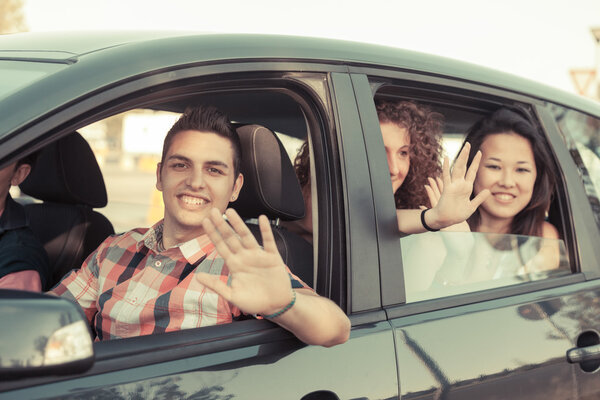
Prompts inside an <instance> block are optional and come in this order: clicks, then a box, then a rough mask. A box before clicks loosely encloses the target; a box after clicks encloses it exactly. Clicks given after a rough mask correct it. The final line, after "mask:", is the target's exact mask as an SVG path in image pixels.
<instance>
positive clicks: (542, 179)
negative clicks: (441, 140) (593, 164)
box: [431, 108, 560, 283]
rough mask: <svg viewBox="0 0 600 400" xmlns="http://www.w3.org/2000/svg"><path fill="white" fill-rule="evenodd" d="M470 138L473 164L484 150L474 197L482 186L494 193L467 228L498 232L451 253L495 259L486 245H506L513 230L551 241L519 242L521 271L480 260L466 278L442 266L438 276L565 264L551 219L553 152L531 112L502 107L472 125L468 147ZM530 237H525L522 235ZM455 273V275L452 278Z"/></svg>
mask: <svg viewBox="0 0 600 400" xmlns="http://www.w3.org/2000/svg"><path fill="white" fill-rule="evenodd" d="M467 143H470V144H471V148H472V151H471V154H470V155H469V159H468V163H472V162H473V160H474V158H475V155H474V152H475V151H477V150H479V151H481V153H482V159H481V166H480V168H479V171H478V172H477V176H476V178H475V181H474V187H473V196H476V195H478V194H479V193H481V192H482V191H489V192H490V193H491V195H490V196H489V197H488V198H487V199H486V200H485V201H484V202H483V203H482V204H481V206H480V207H479V208H478V209H477V210H476V211H475V212H474V213H473V215H471V217H470V218H469V219H468V220H467V222H468V226H466V228H465V229H464V230H466V231H469V230H470V231H473V232H481V233H492V234H497V235H495V236H494V235H485V236H481V235H479V236H475V237H474V238H475V239H480V238H485V239H486V240H478V241H477V242H476V243H475V244H473V245H471V246H469V245H468V243H467V241H465V240H462V241H461V243H460V245H450V246H447V250H448V252H449V254H450V256H449V258H450V259H452V260H459V259H464V260H465V263H464V264H465V265H466V264H469V263H473V260H475V259H477V258H478V257H477V254H479V255H481V256H480V257H479V258H480V259H481V258H488V260H487V263H488V264H489V263H490V260H489V255H487V254H484V253H485V250H486V248H490V250H493V249H494V248H497V247H499V246H501V245H504V246H505V243H506V242H507V240H508V239H510V237H508V236H507V234H510V235H522V236H537V237H541V238H544V239H551V240H539V239H538V240H526V241H524V242H523V243H519V244H518V247H519V251H520V254H521V258H522V259H523V260H522V263H521V264H523V265H522V266H521V267H520V268H519V269H518V270H514V271H513V270H506V268H504V270H503V269H502V268H501V267H502V266H501V265H499V266H498V267H497V268H491V267H488V268H487V269H483V268H478V266H479V265H480V264H485V263H482V262H480V263H475V264H476V265H475V266H474V267H473V268H471V269H470V272H469V273H468V274H465V273H461V274H460V279H457V277H456V276H457V273H456V271H453V272H452V273H450V272H449V269H448V268H441V269H440V272H438V274H437V277H436V280H437V281H451V280H456V281H460V282H461V283H464V282H467V281H470V282H475V281H482V280H488V279H496V278H500V277H505V276H516V275H525V274H529V273H537V272H540V271H545V270H551V269H555V268H557V267H559V263H560V250H559V247H558V246H559V245H558V240H557V239H559V238H560V237H559V233H558V230H557V229H556V228H555V227H554V225H552V224H551V223H550V222H548V221H546V220H545V219H546V214H547V212H548V209H549V208H550V202H551V201H552V196H553V194H554V191H555V187H556V177H555V175H554V172H553V171H554V166H553V163H552V157H551V155H550V153H549V150H548V147H547V145H546V144H545V141H544V138H543V137H542V135H541V134H540V133H539V132H538V131H537V129H536V128H535V126H534V125H533V123H532V122H531V121H529V119H528V118H527V117H525V115H522V114H521V113H520V112H516V111H513V110H510V109H507V108H501V109H499V110H497V111H495V112H494V113H492V114H491V115H489V116H488V117H485V118H482V119H481V120H479V121H478V122H476V123H475V124H474V125H473V127H471V129H470V130H469V132H468V133H467V136H466V138H465V142H464V144H463V146H465V147H468V146H466V144H467ZM432 187H433V188H434V192H436V193H437V192H438V191H439V190H440V188H442V187H443V184H440V183H439V181H438V182H433V183H432ZM437 196H438V195H433V196H432V197H431V202H433V203H435V201H436V198H437ZM525 239H526V238H523V237H522V238H520V239H519V240H520V241H523V240H525ZM495 242H498V243H501V244H498V243H495ZM515 246H516V245H515ZM504 253H507V252H506V251H505V252H504ZM482 254H483V255H482ZM523 254H526V255H527V256H526V257H525V256H523ZM455 264H458V263H456V262H455ZM504 264H508V263H507V262H505V263H504ZM511 265H515V266H519V265H520V264H519V263H512V264H511ZM450 275H451V276H452V277H453V279H449V278H448V276H450ZM467 275H468V276H467Z"/></svg>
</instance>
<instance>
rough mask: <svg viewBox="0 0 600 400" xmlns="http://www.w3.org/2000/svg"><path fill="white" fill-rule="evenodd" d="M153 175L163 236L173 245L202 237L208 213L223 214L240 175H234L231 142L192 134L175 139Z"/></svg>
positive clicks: (206, 134)
mask: <svg viewBox="0 0 600 400" xmlns="http://www.w3.org/2000/svg"><path fill="white" fill-rule="evenodd" d="M156 175H157V181H156V188H157V189H158V190H160V191H161V192H162V194H163V201H164V203H165V221H164V233H165V235H167V234H171V235H175V236H176V237H174V238H172V240H176V241H177V242H183V241H187V240H190V239H192V238H194V237H196V236H198V235H201V234H203V233H204V230H203V228H202V221H203V220H204V218H205V217H206V215H207V213H208V211H209V210H210V209H211V208H213V207H216V208H217V209H219V210H220V211H221V212H224V211H225V209H226V208H227V205H228V203H229V202H230V201H234V200H236V199H237V196H238V194H239V192H240V189H241V188H242V184H243V176H242V174H238V176H235V174H234V170H233V148H232V145H231V141H229V140H228V139H227V138H224V137H222V136H219V135H217V134H215V133H210V132H200V131H195V130H188V131H181V132H179V133H177V134H176V135H175V137H174V138H173V141H172V142H171V146H170V147H169V149H168V150H167V154H165V158H164V162H163V164H162V165H161V164H158V167H157V171H156Z"/></svg>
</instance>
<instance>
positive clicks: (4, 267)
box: [0, 232, 52, 291]
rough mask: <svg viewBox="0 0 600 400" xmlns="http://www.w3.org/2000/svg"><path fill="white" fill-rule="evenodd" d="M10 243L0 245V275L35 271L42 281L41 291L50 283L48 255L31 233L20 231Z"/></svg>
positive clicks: (46, 288) (47, 287)
mask: <svg viewBox="0 0 600 400" xmlns="http://www.w3.org/2000/svg"><path fill="white" fill-rule="evenodd" d="M14 239H15V240H11V241H10V244H8V245H3V246H0V276H6V275H8V274H10V273H13V272H20V271H28V270H33V271H37V272H38V274H39V275H40V280H41V282H42V291H45V290H48V289H49V285H50V283H51V276H52V274H51V272H50V262H49V260H48V255H47V254H46V251H45V250H44V248H43V247H42V245H41V243H40V242H39V241H38V240H37V238H36V237H35V236H33V233H31V234H30V235H28V232H25V233H23V232H20V233H19V235H18V237H16V238H14Z"/></svg>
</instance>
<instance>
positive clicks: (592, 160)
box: [551, 106, 600, 227]
mask: <svg viewBox="0 0 600 400" xmlns="http://www.w3.org/2000/svg"><path fill="white" fill-rule="evenodd" d="M551 110H552V113H553V114H554V118H555V119H556V122H557V123H558V127H559V128H560V131H561V133H562V135H563V139H564V141H565V144H566V145H567V147H568V149H569V153H570V154H571V157H573V160H574V161H575V164H577V167H578V168H579V172H580V175H581V178H582V179H583V183H584V187H585V191H586V194H587V196H588V200H589V202H590V205H591V206H592V209H593V210H594V215H595V217H596V223H597V224H598V226H599V227H600V200H599V199H598V193H600V119H598V118H595V117H592V116H591V115H587V114H583V113H580V112H577V111H573V110H569V109H567V108H564V107H561V106H552V107H551Z"/></svg>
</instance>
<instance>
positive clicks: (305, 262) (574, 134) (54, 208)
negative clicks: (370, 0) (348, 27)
mask: <svg viewBox="0 0 600 400" xmlns="http://www.w3.org/2000/svg"><path fill="white" fill-rule="evenodd" d="M377 99H390V100H413V101H417V102H420V103H423V104H426V105H428V106H429V107H431V108H432V109H433V110H435V111H437V112H439V113H441V114H443V116H444V118H445V125H444V147H445V149H446V152H447V153H448V154H449V155H452V154H454V153H453V151H456V149H457V146H458V145H460V143H461V142H462V140H463V137H464V134H465V132H466V130H467V129H468V127H469V126H471V125H472V124H473V123H474V122H475V121H476V120H478V119H480V118H481V117H482V116H484V115H486V114H488V113H490V112H491V111H494V110H496V109H498V108H500V107H502V106H511V107H520V108H521V109H523V110H525V112H527V113H528V114H529V115H530V116H531V118H532V119H533V121H534V122H535V124H537V127H538V128H539V129H540V130H541V131H542V132H543V134H544V137H545V140H546V142H547V143H545V145H547V146H549V148H550V150H551V154H552V157H553V158H554V162H555V164H556V166H557V170H556V171H555V172H556V175H557V177H558V186H557V191H556V193H555V194H554V199H553V201H552V204H551V207H550V209H549V210H548V216H547V218H548V221H549V222H551V223H552V224H553V225H554V226H555V227H557V229H558V231H559V234H560V237H561V240H560V241H558V246H559V248H560V261H559V266H558V268H556V269H554V270H552V271H551V272H547V273H538V274H528V275H519V276H508V277H506V276H505V277H503V278H502V279H491V280H488V281H484V282H478V283H477V284H465V285H455V286H451V287H447V288H433V287H430V286H429V285H426V284H425V285H421V283H422V282H420V281H419V280H420V279H421V277H423V276H424V274H426V272H427V271H428V268H431V266H432V265H434V264H435V261H434V260H432V258H431V257H432V255H434V256H435V255H439V254H443V252H444V251H445V250H444V249H443V248H442V247H441V245H440V244H441V243H448V242H449V241H444V240H438V239H439V238H443V237H444V236H443V235H449V237H450V239H456V236H454V237H452V235H453V233H452V232H449V233H427V234H424V235H412V236H407V237H403V238H401V235H400V234H399V233H398V228H397V220H396V210H395V205H394V199H393V193H392V186H391V184H390V176H389V171H388V166H387V161H386V155H385V150H384V147H383V141H382V137H381V132H380V128H379V121H378V118H377V114H376V109H375V103H374V100H377ZM194 104H212V105H215V106H217V107H219V108H220V109H222V110H223V111H225V112H226V113H227V114H228V115H229V116H230V118H231V119H232V121H234V122H236V123H237V124H240V125H243V124H257V125H260V126H263V127H267V128H269V130H271V131H273V132H275V133H276V137H277V138H278V139H279V142H280V143H281V144H282V148H283V149H284V150H285V151H282V153H281V154H275V153H278V151H275V153H274V152H264V153H259V154H261V157H263V158H264V159H269V158H272V157H279V156H281V160H282V168H283V169H287V170H291V168H292V161H293V160H294V158H295V155H296V152H297V151H298V148H299V147H300V145H302V143H304V142H305V141H308V143H309V151H310V160H311V167H312V168H311V176H310V185H311V193H312V202H311V204H312V205H311V206H310V209H309V211H311V212H312V223H313V226H314V227H315V228H314V229H313V232H312V237H309V240H310V239H312V252H311V251H310V250H311V248H310V247H309V248H308V249H309V250H308V252H307V251H306V250H302V251H297V252H295V253H294V252H293V251H291V252H290V254H286V261H287V263H288V265H289V266H290V268H291V269H292V270H293V271H294V272H296V273H297V274H298V275H300V276H301V277H302V278H303V279H304V280H305V281H306V282H310V283H311V284H312V285H313V287H314V288H315V289H316V291H317V292H318V293H319V294H321V295H323V296H326V297H328V298H330V299H332V300H333V301H334V302H336V303H337V304H338V305H339V306H340V307H341V308H342V309H343V310H344V311H345V312H346V313H347V314H348V315H349V317H350V319H351V321H352V332H351V337H350V339H349V340H348V342H347V343H345V344H343V345H339V346H336V347H332V348H322V347H317V346H307V345H304V344H303V343H301V342H300V341H299V340H297V339H296V338H295V337H293V336H292V335H291V334H290V333H288V332H287V331H286V330H284V329H282V328H280V327H278V326H277V325H275V324H273V323H271V322H269V321H266V320H255V319H249V320H244V321H238V322H234V323H232V324H228V325H221V326H212V327H205V328H197V329H189V330H183V331H179V332H169V333H165V334H156V335H148V336H141V337H136V338H128V339H120V340H113V341H105V342H95V343H92V341H91V339H90V338H91V336H90V331H89V327H88V324H87V320H86V319H85V317H84V316H83V315H82V314H81V312H80V310H79V309H78V307H77V306H76V305H74V304H71V303H70V302H68V301H66V300H63V299H58V298H52V297H49V296H46V295H41V294H35V293H28V292H20V291H11V290H0V321H1V322H0V399H142V398H144V399H154V398H157V399H175V398H176V399H215V400H216V399H306V400H308V399H396V398H402V399H463V398H464V399H528V400H531V399H544V400H545V399H551V398H552V399H597V398H599V397H600V379H599V376H598V374H599V373H600V372H599V371H598V369H599V367H600V334H599V332H600V279H599V278H600V235H599V229H600V202H599V199H598V193H600V106H599V105H598V104H597V103H593V102H591V101H587V100H584V99H582V98H579V97H576V96H573V95H569V94H566V93H563V92H560V91H557V90H553V89H550V88H548V87H544V86H541V85H538V84H535V83H533V82H529V81H526V80H522V79H520V78H516V77H513V76H509V75H505V74H503V73H500V72H496V71H491V70H487V69H484V68H479V67H475V66H472V65H468V64H463V63H458V62H455V61H451V60H447V59H442V58H438V57H434V56H428V55H423V54H418V53H413V52H407V51H401V50H398V49H392V48H386V47H380V46H374V45H366V44H357V43H349V42H340V41H331V40H319V39H308V38H293V37H277V36H259V35H196V34H189V33H183V32H179V33H157V32H142V33H135V32H127V33H96V34H93V33H85V34H73V33H69V34H58V33H57V34H54V33H53V34H48V33H45V34H18V35H7V36H0V160H1V163H0V167H3V166H5V165H7V164H9V163H11V162H13V161H15V160H17V159H19V158H20V157H22V156H24V155H27V154H29V153H32V152H34V151H38V150H39V151H40V159H39V160H38V165H36V168H35V169H34V171H33V172H32V176H31V177H30V178H32V179H29V178H28V180H27V181H25V183H24V184H23V185H22V187H21V190H20V193H19V191H15V193H13V195H14V196H13V197H16V198H18V200H19V201H20V202H22V203H24V204H25V206H26V208H27V209H28V210H29V211H28V212H29V215H30V219H31V223H32V229H33V230H34V231H35V232H36V234H37V235H38V236H39V237H40V240H41V241H42V242H43V244H44V247H45V249H46V251H47V252H48V254H49V258H50V262H51V266H52V269H53V276H52V280H53V283H56V282H57V281H58V280H59V279H60V277H61V276H63V275H64V274H65V273H66V272H68V271H69V270H70V269H72V268H78V267H79V266H80V265H81V262H82V261H83V260H84V259H85V257H86V256H87V255H88V254H89V252H91V251H92V250H94V248H95V247H96V246H97V245H98V244H99V243H100V242H101V241H102V240H103V239H104V238H105V237H106V236H107V235H109V234H112V233H114V232H123V231H126V230H129V229H131V228H134V227H138V226H149V225H151V224H152V223H154V222H155V221H157V220H158V219H160V218H161V217H162V209H161V208H160V207H161V201H160V197H158V195H157V192H155V190H154V180H155V168H156V162H157V160H158V159H157V158H159V157H160V150H161V147H160V146H161V145H162V139H163V137H164V134H165V133H166V131H167V130H168V127H169V126H170V124H172V122H173V121H174V119H175V118H176V117H177V115H179V113H181V112H182V111H183V110H184V109H185V107H186V106H189V105H194ZM258 162H261V161H260V160H259V161H258ZM283 164H285V165H283ZM74 166H77V167H75V168H74ZM282 176H283V175H282ZM286 176H288V178H289V174H288V175H286ZM292 179H295V178H292ZM279 184H280V186H281V188H282V190H287V189H286V188H287V187H288V186H287V185H292V186H293V185H296V186H294V187H297V186H298V183H297V182H286V181H285V180H282V181H281V182H279ZM232 206H233V207H236V204H235V203H233V204H232ZM246 211H247V212H246V215H247V217H248V218H249V219H248V222H249V223H251V222H252V221H251V218H250V217H252V213H253V212H255V213H259V212H262V210H258V209H252V207H250V209H249V210H246ZM277 222H278V221H276V220H275V221H274V225H275V228H274V229H275V230H281V232H286V229H285V228H284V227H282V226H278V225H277ZM461 234H463V235H464V233H461ZM425 235H430V236H425ZM432 235H433V236H432ZM454 235H456V234H454ZM479 235H481V234H477V233H472V234H468V236H469V238H467V239H465V240H473V241H475V243H476V241H477V240H479V239H480V237H479ZM504 236H505V237H504V238H501V240H504V241H505V242H506V243H508V244H509V247H510V246H513V248H512V251H517V252H518V251H519V247H520V246H521V244H522V243H524V242H527V241H535V240H536V238H529V237H525V238H523V237H516V235H504ZM436 238H437V239H436ZM451 241H452V240H450V242H451ZM455 241H456V240H455ZM461 241H462V240H461ZM462 242H463V243H464V241H462ZM530 243H531V242H530ZM503 251H504V253H503V252H502V251H500V252H497V253H495V254H492V255H491V256H490V257H489V262H490V263H494V265H499V264H502V263H503V262H508V261H506V258H505V257H504V255H505V251H506V249H505V250H503ZM302 257H303V259H300V258H302ZM415 277H416V278H415ZM415 279H416V280H415ZM415 282H416V283H415Z"/></svg>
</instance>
